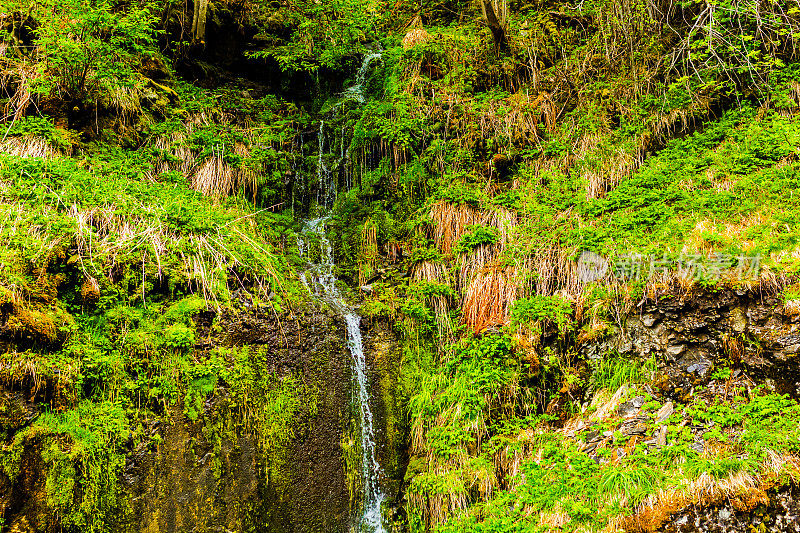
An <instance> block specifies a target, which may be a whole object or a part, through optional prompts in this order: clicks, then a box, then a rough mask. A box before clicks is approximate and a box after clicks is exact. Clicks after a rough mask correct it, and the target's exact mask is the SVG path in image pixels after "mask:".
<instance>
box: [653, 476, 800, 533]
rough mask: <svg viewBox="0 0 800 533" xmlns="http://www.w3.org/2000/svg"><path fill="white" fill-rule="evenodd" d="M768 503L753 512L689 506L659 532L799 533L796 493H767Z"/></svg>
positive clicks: (799, 505)
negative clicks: (747, 532) (748, 532)
mask: <svg viewBox="0 0 800 533" xmlns="http://www.w3.org/2000/svg"><path fill="white" fill-rule="evenodd" d="M768 500H769V501H768V502H767V503H761V504H760V505H758V506H757V507H755V508H754V509H750V510H746V509H744V510H742V509H736V508H735V507H734V506H732V505H730V504H723V505H720V506H709V507H704V508H697V507H692V508H690V509H687V510H686V511H683V512H681V513H678V514H677V515H674V516H673V517H672V519H671V520H670V521H669V522H667V523H666V524H664V525H663V526H662V527H661V528H660V529H659V531H660V532H662V533H740V532H746V531H752V532H759V533H768V532H770V533H798V532H800V490H798V487H797V486H796V485H795V486H790V487H784V488H783V489H780V490H777V491H770V492H769V493H768Z"/></svg>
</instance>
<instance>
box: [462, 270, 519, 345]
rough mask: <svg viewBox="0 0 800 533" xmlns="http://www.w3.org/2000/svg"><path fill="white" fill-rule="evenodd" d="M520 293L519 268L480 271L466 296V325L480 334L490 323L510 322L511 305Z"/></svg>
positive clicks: (495, 324) (464, 318)
mask: <svg viewBox="0 0 800 533" xmlns="http://www.w3.org/2000/svg"><path fill="white" fill-rule="evenodd" d="M520 293H521V290H520V283H519V280H518V277H517V270H516V268H513V267H492V268H487V269H485V270H483V271H481V272H479V273H478V274H476V275H475V277H474V278H473V279H472V282H471V283H470V284H469V287H468V288H467V291H466V294H465V295H464V307H463V321H464V324H466V325H467V327H469V328H470V329H471V330H472V331H474V332H475V333H480V332H481V331H483V330H484V329H486V328H488V327H490V326H499V325H503V324H506V323H508V319H509V316H510V314H511V306H512V305H513V304H514V302H515V301H517V299H518V298H519V297H520Z"/></svg>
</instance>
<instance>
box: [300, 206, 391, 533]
mask: <svg viewBox="0 0 800 533" xmlns="http://www.w3.org/2000/svg"><path fill="white" fill-rule="evenodd" d="M328 220H330V215H327V216H324V217H320V218H315V219H313V220H309V221H308V222H306V224H305V227H304V228H303V231H302V232H301V234H300V236H299V237H298V248H299V250H300V253H301V256H303V257H305V255H306V254H307V253H308V251H309V243H310V242H311V239H309V238H310V237H315V238H316V239H318V241H319V247H320V250H319V259H317V262H316V263H312V262H311V261H312V259H311V258H310V257H308V260H309V267H308V272H307V273H305V274H304V275H303V282H304V283H305V284H306V286H307V287H308V288H309V290H310V291H312V294H314V295H315V296H316V297H317V298H319V299H320V300H323V301H325V302H327V303H328V305H330V306H331V307H332V308H333V309H334V310H335V311H336V312H337V313H339V314H340V315H341V316H342V318H344V321H345V324H346V325H347V345H348V348H349V350H350V355H351V357H352V362H353V375H354V380H355V386H356V400H357V403H358V415H359V425H360V429H361V476H362V481H363V487H364V507H363V509H364V512H363V514H362V515H361V517H360V518H359V521H358V527H357V529H356V531H358V532H359V533H383V531H384V529H383V525H382V523H381V503H382V502H383V499H384V494H383V492H382V491H381V488H380V485H379V481H380V477H381V473H382V472H381V467H380V464H378V458H377V455H376V452H375V426H374V422H373V416H372V409H371V408H370V406H369V383H368V379H367V363H366V358H365V357H364V345H363V343H362V341H361V317H360V316H359V315H358V313H356V312H355V310H354V309H353V308H352V307H350V306H349V305H348V304H347V303H346V302H345V300H344V297H343V296H342V294H341V292H340V291H339V289H338V288H337V287H336V276H335V275H334V273H333V269H334V267H335V264H334V261H333V246H332V245H331V242H330V241H329V240H328V237H327V234H326V233H325V223H326V222H328Z"/></svg>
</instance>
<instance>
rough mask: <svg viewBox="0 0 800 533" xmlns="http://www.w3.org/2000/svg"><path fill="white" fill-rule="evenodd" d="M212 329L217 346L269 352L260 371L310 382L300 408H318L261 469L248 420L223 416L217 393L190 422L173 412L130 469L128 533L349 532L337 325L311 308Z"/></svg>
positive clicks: (240, 318)
mask: <svg viewBox="0 0 800 533" xmlns="http://www.w3.org/2000/svg"><path fill="white" fill-rule="evenodd" d="M219 324H220V326H221V328H220V330H221V333H220V334H219V336H218V338H217V339H216V340H215V344H221V345H225V346H251V347H263V348H267V351H266V353H267V359H266V366H267V368H266V369H265V370H266V371H267V372H269V373H271V374H274V375H277V376H285V375H289V374H293V375H297V376H301V377H302V379H303V381H304V382H305V383H307V384H313V385H314V387H313V390H314V391H316V392H315V397H313V398H304V401H307V402H314V403H315V404H316V409H315V410H314V413H315V414H313V415H312V416H303V417H300V418H301V419H298V420H296V427H295V436H294V439H293V440H292V441H291V442H290V443H289V445H288V446H287V447H286V449H282V450H280V452H279V453H280V461H279V462H278V463H276V464H265V461H268V460H267V459H266V458H264V457H263V456H261V454H260V449H259V447H258V445H257V441H256V438H255V436H254V435H252V434H251V433H248V432H247V431H242V428H243V427H247V421H246V420H241V419H237V418H236V417H235V416H232V415H231V414H230V413H229V411H228V410H227V409H226V404H227V402H228V401H229V398H226V397H225V396H224V394H220V395H217V397H216V398H215V399H213V400H212V401H209V402H206V406H205V413H204V414H203V417H202V418H201V419H199V420H198V422H196V423H192V422H190V421H189V420H186V419H185V418H184V417H183V416H182V415H181V414H178V416H177V418H176V420H175V422H174V423H173V424H170V425H168V426H167V427H165V428H164V429H162V430H161V433H162V437H163V439H164V444H163V445H162V449H161V450H160V451H159V452H158V453H156V454H153V455H151V456H150V457H144V458H142V459H141V466H140V467H137V468H134V469H132V472H131V475H133V476H138V477H139V479H138V481H136V483H135V486H136V490H135V492H136V497H135V509H137V511H138V512H135V513H134V514H135V515H136V516H138V517H140V522H139V523H138V524H137V525H136V526H135V527H133V528H132V530H133V531H158V532H160V533H164V532H175V533H178V532H182V531H197V532H200V531H225V530H228V531H248V530H253V531H264V532H268V533H294V532H297V533H299V532H304V533H305V532H309V533H316V532H320V533H322V532H325V533H327V532H331V533H338V532H345V531H347V530H348V526H349V520H350V498H349V492H348V489H347V485H346V480H345V467H344V461H343V458H342V451H341V446H340V442H341V439H342V435H343V432H344V428H346V427H347V424H348V421H349V416H350V413H349V412H348V410H347V406H348V405H350V401H351V394H352V389H351V387H350V384H351V382H352V376H351V369H350V358H349V356H348V354H347V350H346V344H345V338H344V336H345V335H344V325H343V324H342V323H341V321H340V320H339V319H338V318H336V317H335V316H334V315H332V314H328V313H326V312H324V311H314V310H311V311H309V312H307V313H304V314H298V315H296V316H293V317H290V316H285V315H284V316H280V317H276V316H275V315H274V314H273V313H272V312H271V311H270V310H265V311H263V312H262V311H255V310H249V311H244V312H238V313H223V315H222V316H220V318H219ZM253 408H258V406H253ZM266 472H269V474H268V475H267V474H266ZM137 506H138V507H137ZM220 528H223V529H220Z"/></svg>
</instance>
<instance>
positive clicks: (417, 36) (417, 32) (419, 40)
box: [403, 28, 431, 50]
mask: <svg viewBox="0 0 800 533" xmlns="http://www.w3.org/2000/svg"><path fill="white" fill-rule="evenodd" d="M430 38H431V34H430V33H428V32H427V31H425V29H423V28H416V29H413V30H411V31H409V32H407V33H406V34H405V36H404V37H403V50H411V49H412V48H414V47H415V46H417V45H418V44H425V43H427V42H428V41H429V40H430Z"/></svg>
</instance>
